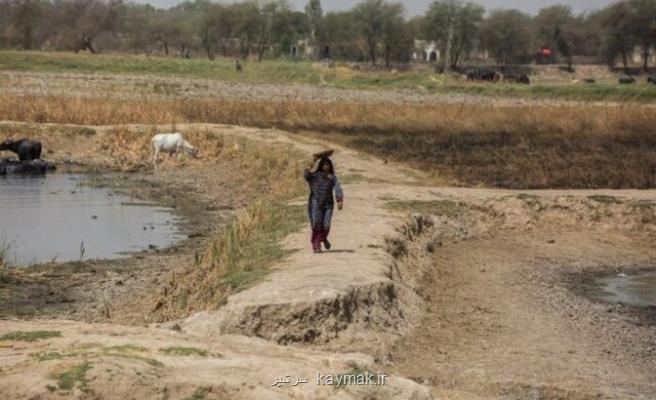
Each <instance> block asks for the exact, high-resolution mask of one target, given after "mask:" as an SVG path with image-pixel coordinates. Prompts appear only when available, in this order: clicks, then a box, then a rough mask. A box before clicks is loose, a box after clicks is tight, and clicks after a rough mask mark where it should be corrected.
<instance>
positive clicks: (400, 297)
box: [0, 126, 656, 399]
mask: <svg viewBox="0 0 656 400" xmlns="http://www.w3.org/2000/svg"><path fill="white" fill-rule="evenodd" d="M207 127H208V128H211V129H213V130H216V131H220V132H222V133H223V134H227V135H237V136H239V135H241V136H245V137H248V138H249V140H258V141H263V142H264V143H285V144H291V145H293V146H295V148H296V149H298V150H299V151H301V152H303V153H305V154H311V153H312V152H314V151H316V150H317V149H321V148H324V147H326V146H327V145H328V144H326V143H320V142H315V141H311V140H308V139H300V138H298V137H296V136H290V135H287V134H285V133H283V132H279V131H274V130H268V131H263V130H257V129H246V128H230V129H228V128H226V127H221V126H215V127H213V126H207ZM179 128H180V129H182V130H184V129H187V128H189V127H188V126H181V127H179ZM335 160H336V167H337V170H338V173H339V174H340V176H342V177H343V180H344V189H345V193H346V207H345V210H344V211H343V212H341V213H337V214H336V216H335V220H334V230H333V233H332V235H333V245H334V250H335V251H333V252H327V253H324V254H322V255H314V254H311V253H309V252H308V244H307V232H305V231H303V232H300V233H296V234H292V235H290V236H289V237H288V238H287V239H286V240H285V243H286V248H287V249H288V250H290V253H291V255H290V256H289V257H288V258H286V259H285V260H284V261H283V262H281V263H280V264H279V265H278V266H277V267H276V268H275V270H274V271H273V272H272V273H271V274H270V275H269V276H268V277H267V278H266V279H265V280H264V281H263V282H262V283H260V284H258V285H256V286H253V287H252V288H250V289H247V290H245V291H243V292H240V293H238V294H236V295H234V296H232V297H231V298H229V299H228V302H227V304H226V305H225V306H223V307H221V308H219V309H218V310H214V311H206V312H202V313H199V314H196V315H193V316H190V317H189V318H187V319H184V320H179V321H171V322H169V323H166V324H160V325H156V324H155V325H148V326H138V325H136V324H134V323H131V324H129V325H118V324H107V323H104V324H86V323H83V322H74V321H61V320H59V317H58V316H57V315H50V316H43V315H42V316H41V319H39V320H30V319H28V320H19V319H15V318H13V317H12V318H10V319H5V320H3V321H2V324H0V336H2V335H4V334H7V333H11V332H17V331H23V332H25V331H33V330H51V331H54V332H57V334H53V335H54V336H52V337H49V338H45V339H42V340H38V341H35V342H24V341H20V340H1V341H0V387H1V388H2V389H3V390H2V392H3V393H6V394H8V396H9V398H62V396H67V397H75V398H171V399H182V398H207V399H213V398H221V399H225V398H238V399H264V398H266V399H269V398H271V399H275V398H280V399H283V398H301V399H320V398H340V399H342V398H353V399H364V398H376V399H410V398H412V399H429V398H441V399H592V398H595V399H597V398H606V399H617V398H627V399H650V398H655V397H656V386H655V385H654V384H653V379H652V377H653V376H654V375H655V374H656V362H655V360H656V353H655V351H656V350H655V349H656V311H655V310H654V309H649V308H647V309H634V308H631V307H624V306H620V305H609V304H604V303H600V302H597V301H593V300H590V299H588V298H587V297H585V296H584V293H583V292H582V290H581V288H582V285H581V283H583V282H584V281H585V280H586V279H587V277H589V276H591V275H595V274H603V273H618V272H625V273H630V272H631V271H634V270H637V269H645V268H651V269H652V270H653V268H654V267H653V261H654V251H653V244H654V238H655V236H654V233H655V232H656V230H655V228H656V225H654V222H656V202H655V200H656V193H654V192H652V191H615V192H608V191H543V192H515V191H502V190H487V189H458V188H442V187H426V186H422V185H420V184H419V183H420V182H421V172H418V171H408V170H406V169H403V168H401V167H399V166H396V165H392V164H391V163H385V162H383V161H381V160H377V159H372V158H371V157H369V156H364V155H361V154H358V153H357V152H354V151H351V150H347V149H342V148H338V151H337V153H336V156H335ZM187 168H189V167H188V166H185V167H183V168H181V169H180V171H179V173H180V174H185V173H186V172H188V171H189V170H188V169H187ZM602 194H603V195H604V196H601V195H602ZM610 196H612V197H610ZM608 199H615V200H612V201H609V200H608ZM297 201H298V202H299V203H302V202H303V201H304V199H303V198H299V199H297ZM417 211H418V212H419V213H415V215H414V216H412V217H410V216H409V214H411V213H413V212H417ZM363 371H371V372H384V373H386V374H388V375H390V380H389V382H388V384H386V385H380V386H357V385H352V386H347V387H346V388H341V389H336V388H335V387H334V386H329V387H328V386H325V385H317V384H316V383H315V382H313V381H312V382H310V384H302V385H297V386H293V387H292V386H290V385H281V386H279V387H278V386H273V385H272V382H274V380H275V379H276V377H279V376H281V375H282V376H284V375H290V376H292V377H301V378H303V377H307V378H310V379H311V380H314V378H315V376H316V373H317V372H320V373H326V374H329V373H332V374H337V375H340V374H346V375H349V374H350V375H352V376H358V374H362V373H363ZM191 396H194V397H191Z"/></svg>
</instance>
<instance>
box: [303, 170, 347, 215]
mask: <svg viewBox="0 0 656 400" xmlns="http://www.w3.org/2000/svg"><path fill="white" fill-rule="evenodd" d="M304 175H305V180H306V181H307V182H308V184H309V185H310V201H312V200H314V201H316V203H317V204H318V205H319V206H321V207H332V206H333V205H334V200H333V189H334V190H335V197H336V198H337V202H342V201H343V200H344V192H343V191H342V187H341V186H340V184H339V181H338V180H337V177H336V176H335V175H329V174H327V173H325V172H322V171H317V172H310V171H309V170H305V174H304Z"/></svg>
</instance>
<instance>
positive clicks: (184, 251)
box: [0, 165, 234, 321]
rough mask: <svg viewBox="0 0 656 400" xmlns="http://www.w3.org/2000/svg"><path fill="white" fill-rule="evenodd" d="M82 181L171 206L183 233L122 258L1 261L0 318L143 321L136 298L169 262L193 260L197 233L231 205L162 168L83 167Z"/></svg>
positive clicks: (161, 277) (207, 230) (199, 242)
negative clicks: (9, 265) (152, 171)
mask: <svg viewBox="0 0 656 400" xmlns="http://www.w3.org/2000/svg"><path fill="white" fill-rule="evenodd" d="M85 168H86V169H87V172H89V170H93V171H94V172H97V171H96V169H95V167H94V166H82V165H79V166H77V167H76V168H75V170H76V171H77V172H78V173H80V172H83V171H84V170H85ZM89 183H91V184H93V185H100V186H104V187H111V188H112V191H113V192H115V193H123V194H128V195H129V196H131V197H132V198H135V199H138V200H142V201H148V202H153V203H154V204H158V205H161V206H165V207H170V208H171V209H172V210H173V212H174V214H175V215H176V216H178V218H176V220H177V222H176V223H177V225H178V229H179V232H180V234H181V236H183V237H185V238H186V239H183V240H180V241H178V242H176V243H175V244H173V245H172V246H170V247H167V248H158V247H155V246H150V248H149V249H147V250H144V251H141V252H137V253H131V254H130V255H129V256H128V257H125V258H119V259H107V260H82V261H74V262H63V263H57V262H55V263H45V264H41V265H35V266H31V267H27V268H24V267H21V268H17V269H6V270H4V271H3V273H2V276H1V277H0V296H1V301H0V318H7V317H9V316H21V317H23V318H26V317H29V318H34V317H53V316H56V317H57V318H67V319H76V320H84V321H101V320H120V321H129V320H132V319H136V320H138V321H143V320H144V318H149V316H148V311H149V310H148V308H152V305H150V306H149V307H146V308H145V309H142V310H139V306H138V303H139V302H141V301H150V300H148V298H149V297H152V294H153V293H154V292H156V290H157V288H158V287H159V285H160V284H162V282H163V281H165V280H166V279H167V278H168V274H170V272H171V271H172V270H174V269H176V268H178V267H180V266H181V265H183V264H185V263H188V262H191V261H190V260H193V255H194V252H195V251H198V250H199V249H201V248H202V246H203V240H204V239H203V238H205V237H207V236H208V235H210V234H211V232H212V231H213V230H214V229H216V227H217V226H220V225H221V224H222V223H223V221H224V220H225V219H227V218H228V217H229V214H230V213H229V209H231V208H232V207H233V206H234V205H233V204H230V203H228V204H225V205H224V206H223V207H220V206H219V207H217V205H216V204H215V202H214V201H210V200H209V199H207V198H203V196H202V195H201V193H200V192H198V191H197V190H195V189H194V188H193V187H192V186H191V185H189V184H186V183H184V182H180V181H176V180H175V179H168V177H167V176H166V175H164V176H159V177H153V176H152V175H149V174H143V173H132V174H114V175H108V176H103V175H97V174H94V175H89ZM219 208H223V210H219ZM52 234H57V233H56V232H52ZM135 303H136V304H135ZM137 313H139V314H141V315H137Z"/></svg>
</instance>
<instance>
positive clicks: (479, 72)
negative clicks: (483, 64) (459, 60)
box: [467, 68, 499, 82]
mask: <svg viewBox="0 0 656 400" xmlns="http://www.w3.org/2000/svg"><path fill="white" fill-rule="evenodd" d="M467 80H468V81H486V82H496V81H498V80H499V74H497V73H496V72H495V71H494V70H493V69H489V68H474V69H470V70H469V71H467Z"/></svg>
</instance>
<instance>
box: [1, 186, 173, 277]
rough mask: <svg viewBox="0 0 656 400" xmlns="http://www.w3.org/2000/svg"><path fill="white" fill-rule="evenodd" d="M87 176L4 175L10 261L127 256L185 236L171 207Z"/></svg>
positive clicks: (3, 239)
mask: <svg viewBox="0 0 656 400" xmlns="http://www.w3.org/2000/svg"><path fill="white" fill-rule="evenodd" d="M83 180H84V176H83V175H74V174H51V175H47V176H46V177H38V178H36V177H32V178H30V177H12V176H7V177H1V178H0V249H1V248H2V247H3V245H5V247H6V244H8V245H9V246H8V248H9V251H8V253H9V255H8V257H7V260H8V261H9V263H10V264H12V265H18V266H26V265H31V264H35V263H41V262H48V261H53V260H55V261H57V262H63V261H74V260H79V259H80V258H81V256H82V257H83V258H84V259H94V258H118V257H125V256H127V253H128V252H136V251H141V250H144V249H148V248H149V247H151V248H152V246H157V247H167V246H170V245H172V244H174V243H175V242H177V241H179V240H181V239H183V238H184V236H183V235H182V234H181V232H180V231H179V230H178V228H177V226H176V222H178V219H177V218H176V217H175V216H174V215H173V214H172V213H171V210H170V209H166V208H162V207H158V206H155V205H152V204H147V203H143V202H138V201H135V200H134V199H131V198H130V197H128V196H124V195H118V194H114V193H112V191H111V190H109V189H106V188H93V187H88V186H84V185H81V182H82V181H83Z"/></svg>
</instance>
